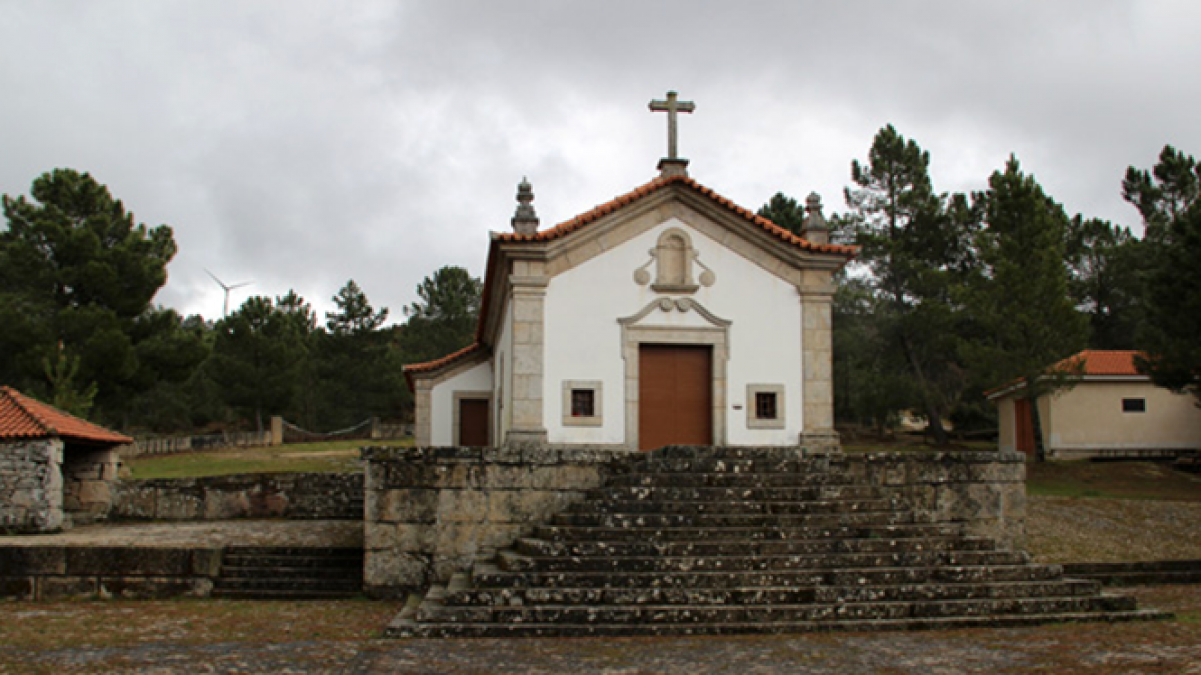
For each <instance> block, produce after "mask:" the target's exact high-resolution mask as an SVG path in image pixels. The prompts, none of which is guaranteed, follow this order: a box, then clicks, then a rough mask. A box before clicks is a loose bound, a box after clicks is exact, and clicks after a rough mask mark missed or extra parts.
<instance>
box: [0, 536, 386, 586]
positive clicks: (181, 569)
mask: <svg viewBox="0 0 1201 675" xmlns="http://www.w3.org/2000/svg"><path fill="white" fill-rule="evenodd" d="M248 547H251V548H248ZM362 547H363V526H362V523H361V522H355V521H284V520H236V521H202V522H171V523H129V524H103V525H102V524H97V525H89V526H84V527H78V528H75V529H73V530H69V531H67V532H63V533H59V534H46V535H22V536H6V537H0V599H5V598H8V599H20V600H49V599H56V598H95V597H100V598H105V597H125V598H163V597H179V596H190V597H209V596H210V595H214V590H215V589H216V590H217V591H221V590H222V589H225V590H230V589H235V592H233V593H225V594H224V596H225V597H272V598H278V599H295V598H303V597H345V596H346V595H348V594H357V593H358V592H359V590H360V589H361V586H362V579H361V572H362ZM248 554H251V555H253V557H251V558H249V560H248V558H247V555H248ZM239 556H241V557H239ZM348 557H357V560H355V561H351V562H349V563H348V562H347V559H348ZM234 577H237V578H240V579H242V580H240V581H234V580H233V578H234ZM247 577H251V578H258V579H262V578H266V579H269V580H280V583H276V584H274V585H273V584H272V583H270V582H264V581H261V580H246V579H247ZM323 579H329V580H330V581H331V583H329V584H325V583H324V582H323V581H322V580H323ZM237 591H243V592H237ZM217 595H222V593H217Z"/></svg>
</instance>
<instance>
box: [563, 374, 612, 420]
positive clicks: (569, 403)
mask: <svg viewBox="0 0 1201 675" xmlns="http://www.w3.org/2000/svg"><path fill="white" fill-rule="evenodd" d="M604 391H605V390H604V385H603V384H602V382H601V381H600V380H564V381H563V410H562V413H563V415H562V420H563V426H565V427H599V426H602V425H603V423H604V419H603V417H604V414H605V411H604V405H605V395H604Z"/></svg>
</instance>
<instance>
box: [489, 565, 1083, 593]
mask: <svg viewBox="0 0 1201 675" xmlns="http://www.w3.org/2000/svg"><path fill="white" fill-rule="evenodd" d="M1062 576H1063V568H1062V567H1061V566H1059V565H1039V564H1025V565H988V566H972V565H948V566H944V567H876V568H846V569H808V570H796V569H788V570H766V571H765V570H753V571H737V570H735V571H731V570H722V571H703V572H686V573H673V574H664V573H662V572H613V571H582V572H581V571H559V572H543V571H533V572H530V571H526V572H510V571H506V570H502V569H500V568H499V567H498V566H497V565H496V564H494V563H478V564H476V565H475V567H474V569H473V570H472V575H471V578H472V582H473V583H474V584H475V585H476V586H478V587H480V588H495V589H503V588H757V587H780V586H784V587H796V586H813V585H824V586H883V585H889V584H922V583H930V582H940V583H991V582H1005V581H1054V580H1059V579H1061V578H1062Z"/></svg>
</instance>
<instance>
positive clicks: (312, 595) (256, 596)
mask: <svg viewBox="0 0 1201 675" xmlns="http://www.w3.org/2000/svg"><path fill="white" fill-rule="evenodd" d="M358 593H359V589H357V588H356V589H354V590H353V591H345V590H334V591H328V590H313V589H306V590H298V589H291V588H289V589H281V590H271V589H262V588H253V589H241V588H214V589H213V592H212V593H211V594H210V597H212V598H215V599H218V600H279V601H285V600H286V601H292V600H345V599H346V598H352V597H354V596H356V595H358Z"/></svg>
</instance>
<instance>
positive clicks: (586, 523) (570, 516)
mask: <svg viewBox="0 0 1201 675" xmlns="http://www.w3.org/2000/svg"><path fill="white" fill-rule="evenodd" d="M551 520H552V522H553V523H554V524H555V525H571V526H583V527H613V528H643V529H645V528H662V527H703V528H712V527H784V528H794V527H849V526H856V525H858V526H864V525H877V526H880V525H906V524H911V523H918V522H922V518H921V517H919V514H917V513H915V512H913V511H861V512H857V513H818V514H804V515H795V514H783V515H775V514H734V513H714V514H708V513H671V514H662V513H559V514H556V515H555V516H554V517H553V518H552V519H551Z"/></svg>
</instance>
